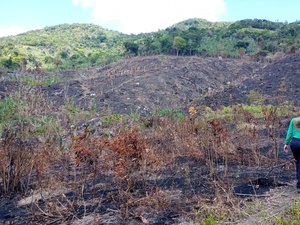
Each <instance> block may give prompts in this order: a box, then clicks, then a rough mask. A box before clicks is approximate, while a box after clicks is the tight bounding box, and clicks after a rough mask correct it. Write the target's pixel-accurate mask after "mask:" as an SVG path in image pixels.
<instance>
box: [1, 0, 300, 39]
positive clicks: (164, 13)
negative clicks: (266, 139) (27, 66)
mask: <svg viewBox="0 0 300 225" xmlns="http://www.w3.org/2000/svg"><path fill="white" fill-rule="evenodd" d="M299 11H300V0H151V1H149V0H1V3H0V36H6V35H14V34H17V33H21V32H25V31H28V30H33V29H39V28H43V27H45V26H53V25H58V24H62V23H93V24H97V25H100V26H102V27H104V28H108V29H111V30H116V31H120V32H123V33H134V34H137V33H142V32H151V31H157V30H159V29H165V28H166V27H168V26H171V25H173V24H174V23H177V22H180V21H182V20H185V19H189V18H204V19H207V20H210V21H237V20H241V19H254V18H258V19H268V20H271V21H280V22H285V21H287V22H294V21H296V20H300V16H299V15H300V13H299Z"/></svg>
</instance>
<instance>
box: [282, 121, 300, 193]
mask: <svg viewBox="0 0 300 225" xmlns="http://www.w3.org/2000/svg"><path fill="white" fill-rule="evenodd" d="M289 145H290V148H291V150H292V153H293V156H294V158H295V160H296V174H297V189H298V192H300V117H295V118H292V119H291V121H290V125H289V128H288V131H287V134H286V138H285V145H284V147H283V149H284V151H285V152H286V153H288V146H289Z"/></svg>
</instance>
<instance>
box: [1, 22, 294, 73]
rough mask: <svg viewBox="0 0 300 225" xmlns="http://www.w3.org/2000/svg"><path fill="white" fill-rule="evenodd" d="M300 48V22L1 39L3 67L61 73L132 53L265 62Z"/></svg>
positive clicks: (62, 29)
mask: <svg viewBox="0 0 300 225" xmlns="http://www.w3.org/2000/svg"><path fill="white" fill-rule="evenodd" d="M299 47H300V23H299V22H294V23H281V22H272V21H267V20H259V19H254V20H250V19H247V20H241V21H237V22H234V23H228V22H215V23H212V22H208V21H206V20H203V19H188V20H186V21H183V22H180V23H178V24H175V25H173V26H170V27H169V28H167V29H165V30H160V31H158V32H152V33H144V34H139V35H125V34H122V33H118V32H115V31H110V30H106V29H103V28H101V27H99V26H96V25H91V24H71V25H68V24H63V25H58V26H53V27H46V28H44V29H41V30H35V31H30V32H27V33H24V34H20V35H17V36H12V37H5V38H1V39H0V68H1V71H6V70H16V69H21V70H23V71H24V70H40V69H46V70H50V71H51V70H56V69H70V68H82V67H87V66H95V65H106V64H108V63H111V62H114V61H117V60H119V59H121V58H124V57H127V56H129V55H153V54H170V55H203V56H225V57H240V56H244V55H246V56H251V58H252V59H255V60H261V59H262V58H263V57H266V56H267V55H273V54H275V53H276V52H285V53H287V52H295V51H297V50H298V49H299Z"/></svg>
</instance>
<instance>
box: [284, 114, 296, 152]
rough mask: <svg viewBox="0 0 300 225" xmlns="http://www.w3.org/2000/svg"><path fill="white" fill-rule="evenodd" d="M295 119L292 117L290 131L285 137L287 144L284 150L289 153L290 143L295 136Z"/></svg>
mask: <svg viewBox="0 0 300 225" xmlns="http://www.w3.org/2000/svg"><path fill="white" fill-rule="evenodd" d="M293 121H294V119H291V122H290V125H289V128H288V131H287V133H286V137H285V145H284V147H283V150H284V151H285V152H286V153H287V152H288V145H289V143H290V141H291V139H292V137H293Z"/></svg>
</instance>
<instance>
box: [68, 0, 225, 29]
mask: <svg viewBox="0 0 300 225" xmlns="http://www.w3.org/2000/svg"><path fill="white" fill-rule="evenodd" d="M72 2H73V4H74V5H77V6H83V7H90V8H92V10H93V11H92V16H93V19H94V23H96V24H99V25H100V26H103V27H105V28H108V29H112V30H118V31H121V32H124V33H134V34H137V33H141V32H152V31H157V30H159V29H165V28H166V27H168V26H171V25H173V24H174V23H177V22H180V21H183V20H186V19H190V18H203V19H207V20H209V21H217V20H218V18H220V16H222V15H223V14H224V13H225V11H226V6H225V0H152V1H149V0H72Z"/></svg>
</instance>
